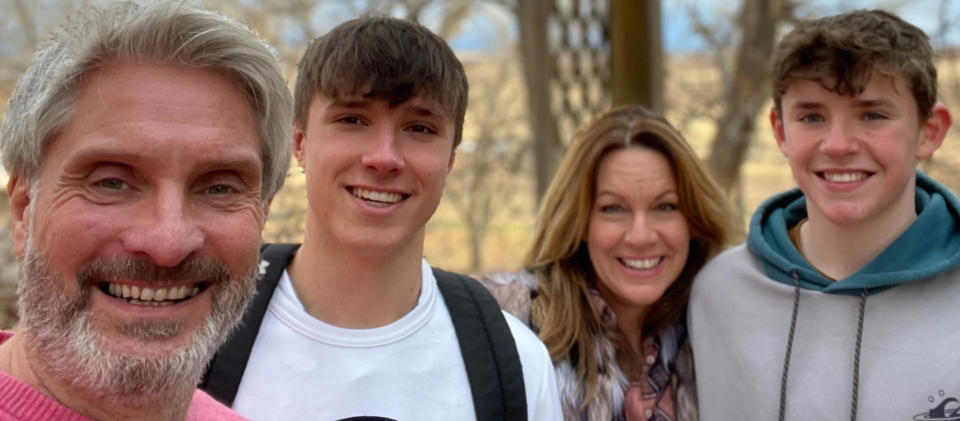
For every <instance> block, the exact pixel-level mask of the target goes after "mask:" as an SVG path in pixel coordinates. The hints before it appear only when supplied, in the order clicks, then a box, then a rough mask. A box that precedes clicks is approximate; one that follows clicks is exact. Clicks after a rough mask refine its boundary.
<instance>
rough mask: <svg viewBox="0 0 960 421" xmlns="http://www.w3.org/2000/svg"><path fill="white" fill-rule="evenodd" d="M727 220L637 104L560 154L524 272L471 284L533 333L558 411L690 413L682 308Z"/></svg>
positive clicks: (723, 238) (676, 144) (602, 416)
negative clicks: (550, 366)
mask: <svg viewBox="0 0 960 421" xmlns="http://www.w3.org/2000/svg"><path fill="white" fill-rule="evenodd" d="M732 227H733V225H732V222H731V217H730V214H729V212H728V210H727V204H726V202H725V199H724V197H723V196H722V195H721V194H720V192H719V191H718V189H717V188H716V186H715V185H714V183H713V181H712V180H711V179H710V178H709V177H708V176H707V174H706V172H705V171H704V168H703V166H702V165H701V163H700V161H699V159H698V158H697V157H696V155H695V154H694V152H693V150H692V149H691V148H690V147H689V145H687V143H686V141H685V140H684V139H683V137H682V136H681V135H680V133H678V132H677V131H676V130H674V129H673V128H672V127H671V126H670V125H669V124H668V123H667V122H666V121H665V120H663V119H662V118H661V117H659V116H657V115H655V114H653V113H651V112H649V111H647V110H645V109H643V108H641V107H625V108H619V109H614V110H612V111H609V112H607V113H604V114H602V115H601V116H600V117H599V118H597V119H596V120H594V121H593V122H592V123H590V124H588V125H587V126H585V127H584V128H582V129H581V131H580V132H579V133H578V134H577V136H576V137H575V138H574V141H573V143H572V144H571V146H570V149H569V150H568V151H567V153H566V155H565V156H564V158H563V162H562V163H561V165H560V169H559V170H558V172H557V175H556V176H555V177H554V179H553V182H552V183H551V184H550V188H549V189H548V191H547V195H546V197H545V199H544V202H543V207H542V209H541V211H540V215H539V218H538V222H537V231H536V235H535V237H534V241H533V244H532V246H531V248H530V250H529V251H528V253H527V258H526V262H525V266H526V268H527V270H526V271H525V272H522V273H520V274H518V275H514V274H510V275H492V276H488V277H486V278H485V279H484V280H483V281H484V282H485V283H486V285H487V286H488V287H489V288H490V289H491V290H492V291H493V292H494V295H496V296H497V298H498V300H499V301H500V302H501V305H504V308H505V309H506V310H508V311H511V312H512V313H514V314H515V315H517V316H518V317H520V318H521V320H525V321H527V323H530V324H531V325H532V327H534V329H536V330H538V331H539V336H540V339H541V340H543V341H544V343H545V344H546V345H547V348H548V349H549V350H550V354H551V356H552V358H553V361H554V364H555V366H556V368H557V377H558V381H559V382H560V390H561V391H562V396H561V399H562V401H563V409H564V417H565V419H576V420H579V419H588V420H610V419H627V420H640V419H643V420H647V419H656V420H677V419H679V420H695V419H697V411H696V405H697V403H696V395H695V392H694V390H693V388H694V386H695V385H694V379H693V372H692V361H691V360H690V358H691V356H690V351H689V346H688V344H687V340H686V329H685V312H686V303H687V298H688V296H689V292H690V284H691V281H692V279H693V276H694V275H695V274H696V273H697V271H699V269H700V268H701V267H702V266H703V265H704V263H705V262H706V260H707V259H708V258H710V257H711V256H713V255H715V254H716V253H717V252H719V251H720V250H722V249H723V248H724V247H725V246H726V245H727V244H728V242H730V241H731V240H732V238H731V237H732V236H733V232H734V229H733V228H732Z"/></svg>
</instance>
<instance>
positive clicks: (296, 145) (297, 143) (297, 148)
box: [271, 123, 305, 200]
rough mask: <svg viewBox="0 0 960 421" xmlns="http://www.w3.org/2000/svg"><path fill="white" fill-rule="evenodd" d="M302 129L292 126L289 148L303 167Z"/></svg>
mask: <svg viewBox="0 0 960 421" xmlns="http://www.w3.org/2000/svg"><path fill="white" fill-rule="evenodd" d="M304 136H305V135H304V133H303V129H301V128H300V125H299V124H297V123H294V124H293V139H291V142H292V143H291V146H292V148H291V149H293V156H294V157H295V158H297V163H298V164H300V166H301V167H303V138H304ZM271 200H272V199H271Z"/></svg>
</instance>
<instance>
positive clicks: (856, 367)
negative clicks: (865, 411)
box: [850, 288, 867, 421]
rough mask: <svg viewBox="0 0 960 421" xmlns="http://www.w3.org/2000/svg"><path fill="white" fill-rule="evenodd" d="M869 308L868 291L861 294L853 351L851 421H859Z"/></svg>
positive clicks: (864, 290) (865, 290)
mask: <svg viewBox="0 0 960 421" xmlns="http://www.w3.org/2000/svg"><path fill="white" fill-rule="evenodd" d="M866 307H867V289H866V288H864V289H863V291H862V292H861V293H860V316H859V318H858V319H857V345H856V347H855V348H854V349H853V400H852V401H851V402H850V421H857V397H858V396H857V394H858V392H859V390H860V341H861V339H863V313H864V312H865V310H866Z"/></svg>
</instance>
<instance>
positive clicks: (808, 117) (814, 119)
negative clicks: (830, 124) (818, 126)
mask: <svg viewBox="0 0 960 421" xmlns="http://www.w3.org/2000/svg"><path fill="white" fill-rule="evenodd" d="M798 120H799V121H800V122H803V123H822V122H823V116H821V115H820V114H804V115H802V116H800V118H799V119H798Z"/></svg>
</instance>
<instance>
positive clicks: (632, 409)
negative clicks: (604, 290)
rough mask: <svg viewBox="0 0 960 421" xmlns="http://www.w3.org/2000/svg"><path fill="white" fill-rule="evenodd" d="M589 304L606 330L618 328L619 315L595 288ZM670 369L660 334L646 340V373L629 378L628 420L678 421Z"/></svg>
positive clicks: (625, 408)
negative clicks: (663, 355)
mask: <svg viewBox="0 0 960 421" xmlns="http://www.w3.org/2000/svg"><path fill="white" fill-rule="evenodd" d="M590 304H591V307H593V310H594V311H595V312H597V314H598V316H599V319H600V320H601V322H602V323H603V325H604V327H606V328H607V329H611V330H616V329H617V320H616V315H615V314H614V313H613V310H611V309H610V307H609V306H608V305H607V302H606V301H605V300H604V299H603V297H602V296H601V295H600V292H598V291H597V290H595V289H591V290H590ZM670 374H671V373H670V367H669V366H665V365H664V364H663V359H662V358H660V343H659V340H658V338H657V335H653V336H648V337H646V338H644V339H643V371H642V373H641V375H640V378H632V379H630V387H629V388H628V389H627V391H626V392H625V393H624V397H623V400H624V402H623V416H624V418H625V419H626V421H674V420H676V419H677V416H676V411H675V409H674V403H673V395H674V393H673V390H672V388H671V387H670Z"/></svg>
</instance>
